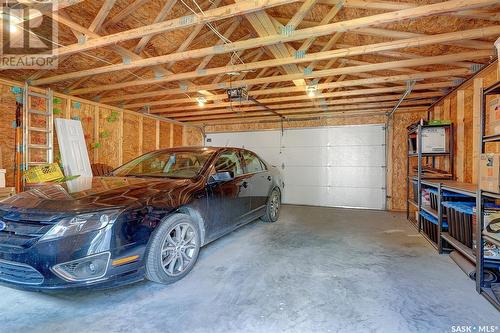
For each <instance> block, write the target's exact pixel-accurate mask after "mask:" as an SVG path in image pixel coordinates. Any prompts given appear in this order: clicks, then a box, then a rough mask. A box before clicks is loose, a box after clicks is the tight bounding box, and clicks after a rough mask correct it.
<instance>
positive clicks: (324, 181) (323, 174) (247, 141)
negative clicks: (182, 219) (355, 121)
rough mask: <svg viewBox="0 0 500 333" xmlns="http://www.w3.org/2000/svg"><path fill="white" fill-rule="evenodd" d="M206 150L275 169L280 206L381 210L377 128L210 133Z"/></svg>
mask: <svg viewBox="0 0 500 333" xmlns="http://www.w3.org/2000/svg"><path fill="white" fill-rule="evenodd" d="M206 145H207V146H231V147H243V148H247V149H250V150H253V151H255V152H256V153H257V154H259V155H260V156H261V157H262V158H264V159H265V160H266V161H267V162H269V163H270V164H272V165H274V166H277V167H279V168H280V169H281V172H282V173H283V177H284V181H285V193H284V196H283V202H285V203H289V204H300V205H313V206H328V207H358V208H371V209H384V208H385V197H386V193H385V172H386V170H385V165H386V163H385V131H384V126H382V125H359V126H336V127H321V128H305V129H285V130H284V132H283V134H282V132H281V131H255V132H230V133H209V134H207V137H206Z"/></svg>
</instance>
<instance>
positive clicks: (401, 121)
mask: <svg viewBox="0 0 500 333" xmlns="http://www.w3.org/2000/svg"><path fill="white" fill-rule="evenodd" d="M422 118H424V119H426V118H427V112H412V113H397V112H396V113H395V114H394V116H393V123H392V138H391V143H392V174H391V175H389V177H391V178H392V188H391V199H390V201H391V207H392V209H393V210H403V209H406V165H407V158H406V156H407V152H408V131H407V129H406V128H407V127H408V125H410V124H412V123H415V122H417V121H419V120H420V119H422ZM411 163H415V162H414V161H411ZM412 166H413V164H412V165H411V166H410V167H412Z"/></svg>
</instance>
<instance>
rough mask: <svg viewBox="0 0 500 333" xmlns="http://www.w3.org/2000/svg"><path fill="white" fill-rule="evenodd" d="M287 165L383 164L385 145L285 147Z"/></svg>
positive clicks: (284, 156) (284, 153)
mask: <svg viewBox="0 0 500 333" xmlns="http://www.w3.org/2000/svg"><path fill="white" fill-rule="evenodd" d="M282 152H283V160H284V163H285V165H286V166H329V165H330V166H382V165H385V147H384V146H382V145H377V146H336V147H285V148H283V149H282Z"/></svg>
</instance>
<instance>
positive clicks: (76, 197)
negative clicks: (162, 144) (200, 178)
mask: <svg viewBox="0 0 500 333" xmlns="http://www.w3.org/2000/svg"><path fill="white" fill-rule="evenodd" d="M193 184H194V182H193V181H192V180H190V179H166V178H162V179H156V178H135V177H134V178H132V177H79V178H77V179H74V180H71V181H67V182H64V183H59V184H52V185H45V186H40V187H36V188H33V189H31V190H29V191H26V192H22V193H19V194H17V195H15V196H13V197H10V198H8V199H6V200H4V201H2V202H1V203H0V208H3V209H9V210H18V211H28V210H29V211H33V210H37V211H39V212H40V211H45V212H49V211H51V212H61V213H64V212H67V213H75V212H78V213H80V212H86V211H96V210H101V209H107V208H115V207H129V206H140V205H144V204H147V203H148V202H150V201H152V200H153V201H158V200H162V199H160V198H165V197H168V198H170V199H171V200H170V201H172V202H169V203H165V204H164V205H166V206H173V205H175V204H178V203H179V202H180V200H179V194H178V193H179V192H182V191H180V189H182V188H191V187H192V185H193ZM167 194H168V195H167ZM163 200H164V199H163Z"/></svg>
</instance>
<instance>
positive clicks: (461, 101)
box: [455, 90, 465, 182]
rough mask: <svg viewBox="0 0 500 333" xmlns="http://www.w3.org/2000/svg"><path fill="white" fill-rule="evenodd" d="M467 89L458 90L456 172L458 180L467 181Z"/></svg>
mask: <svg viewBox="0 0 500 333" xmlns="http://www.w3.org/2000/svg"><path fill="white" fill-rule="evenodd" d="M464 120H465V91H464V90H458V91H457V123H456V124H455V128H456V133H457V145H456V150H455V151H456V168H455V173H456V175H457V181H459V182H464V181H465V173H464V168H465V164H464V157H465V154H464V153H465V138H464V135H465V124H464Z"/></svg>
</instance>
